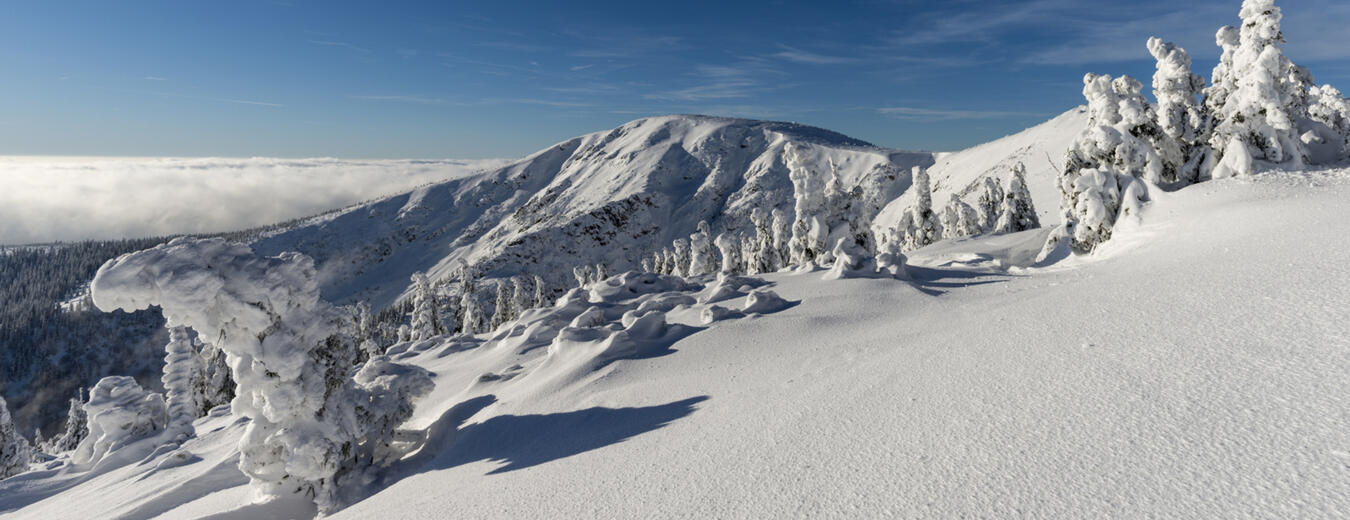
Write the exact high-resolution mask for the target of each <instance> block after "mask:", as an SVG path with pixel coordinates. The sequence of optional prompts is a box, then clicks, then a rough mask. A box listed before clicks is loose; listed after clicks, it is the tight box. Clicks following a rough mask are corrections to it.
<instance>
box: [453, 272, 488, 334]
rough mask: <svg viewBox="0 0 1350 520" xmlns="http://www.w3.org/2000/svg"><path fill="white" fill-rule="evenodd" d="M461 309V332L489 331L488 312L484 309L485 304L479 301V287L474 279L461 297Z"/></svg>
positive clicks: (476, 332)
mask: <svg viewBox="0 0 1350 520" xmlns="http://www.w3.org/2000/svg"><path fill="white" fill-rule="evenodd" d="M459 309H460V314H461V316H460V320H461V321H460V325H459V329H460V332H463V333H465V334H478V333H481V332H487V325H488V321H487V314H486V312H484V311H483V304H482V303H480V302H479V301H478V287H477V286H476V285H474V283H473V282H472V281H471V282H470V285H469V286H468V287H467V288H466V290H465V291H464V293H463V294H461V295H460V297H459Z"/></svg>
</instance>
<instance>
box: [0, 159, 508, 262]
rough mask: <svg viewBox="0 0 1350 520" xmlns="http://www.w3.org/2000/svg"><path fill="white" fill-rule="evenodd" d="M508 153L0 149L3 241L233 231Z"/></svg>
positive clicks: (485, 163) (443, 175) (404, 186)
mask: <svg viewBox="0 0 1350 520" xmlns="http://www.w3.org/2000/svg"><path fill="white" fill-rule="evenodd" d="M508 162H509V161H507V160H501V159H487V160H470V161H462V160H346V159H269V158H251V159H217V158H204V159H184V158H148V159H130V158H60V157H0V244H5V245H14V244H33V243H44V242H54V241H73V240H84V239H113V238H129V237H146V236H161V235H171V234H184V233H211V232H220V231H235V230H240V229H246V228H252V227H258V226H263V225H267V224H273V223H277V222H282V221H286V220H290V219H294V218H299V217H305V216H309V215H314V214H317V213H321V212H324V211H327V210H330V209H335V208H340V207H344V206H347V205H350V204H354V203H357V202H361V201H365V200H370V199H374V198H379V197H383V196H386V195H393V194H396V193H402V192H405V191H408V190H410V189H412V188H414V187H417V186H420V185H423V184H427V183H431V182H436V181H442V180H446V179H452V178H457V177H463V176H467V175H473V174H475V173H478V172H482V171H485V170H488V169H492V168H495V167H499V166H502V165H505V164H507V163H508Z"/></svg>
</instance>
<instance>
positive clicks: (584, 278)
mask: <svg viewBox="0 0 1350 520" xmlns="http://www.w3.org/2000/svg"><path fill="white" fill-rule="evenodd" d="M572 277H574V278H576V279H577V287H585V286H586V284H588V283H591V266H589V265H579V266H576V267H573V268H572Z"/></svg>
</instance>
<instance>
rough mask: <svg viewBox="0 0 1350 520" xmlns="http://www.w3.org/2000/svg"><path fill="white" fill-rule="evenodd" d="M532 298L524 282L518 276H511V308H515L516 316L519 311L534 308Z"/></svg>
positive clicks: (519, 313)
mask: <svg viewBox="0 0 1350 520" xmlns="http://www.w3.org/2000/svg"><path fill="white" fill-rule="evenodd" d="M533 303H534V300H533V298H531V297H530V291H529V289H526V288H525V282H524V280H522V279H521V278H519V277H512V278H511V308H512V309H515V310H516V317H517V318H519V317H520V315H521V313H524V312H525V311H527V310H529V309H532V308H534V305H533Z"/></svg>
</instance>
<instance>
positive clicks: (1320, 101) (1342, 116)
mask: <svg viewBox="0 0 1350 520" xmlns="http://www.w3.org/2000/svg"><path fill="white" fill-rule="evenodd" d="M1308 93H1309V96H1310V100H1311V102H1310V104H1309V106H1308V116H1309V117H1311V118H1312V120H1313V121H1317V122H1319V123H1322V124H1324V125H1326V126H1327V128H1328V129H1329V130H1331V131H1332V132H1333V133H1334V134H1335V137H1339V138H1340V142H1339V143H1336V144H1338V145H1339V146H1340V153H1339V157H1337V158H1344V157H1346V156H1347V155H1350V101H1347V100H1346V99H1345V96H1344V95H1342V94H1341V91H1340V90H1337V89H1336V87H1333V86H1331V85H1322V86H1319V87H1313V88H1311V89H1309V92H1308Z"/></svg>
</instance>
